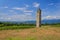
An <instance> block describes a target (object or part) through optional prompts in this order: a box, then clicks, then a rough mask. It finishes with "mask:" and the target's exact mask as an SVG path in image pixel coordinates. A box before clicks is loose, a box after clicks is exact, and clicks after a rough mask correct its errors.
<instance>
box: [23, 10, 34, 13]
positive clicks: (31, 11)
mask: <svg viewBox="0 0 60 40" xmlns="http://www.w3.org/2000/svg"><path fill="white" fill-rule="evenodd" d="M24 12H29V13H30V12H33V10H24Z"/></svg>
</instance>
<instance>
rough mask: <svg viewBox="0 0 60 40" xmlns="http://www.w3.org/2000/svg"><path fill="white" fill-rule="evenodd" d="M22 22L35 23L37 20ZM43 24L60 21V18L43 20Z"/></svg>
mask: <svg viewBox="0 0 60 40" xmlns="http://www.w3.org/2000/svg"><path fill="white" fill-rule="evenodd" d="M22 23H25V24H35V23H36V21H25V22H22ZM41 23H42V24H45V23H48V24H53V23H60V19H50V20H47V19H45V20H42V21H41Z"/></svg>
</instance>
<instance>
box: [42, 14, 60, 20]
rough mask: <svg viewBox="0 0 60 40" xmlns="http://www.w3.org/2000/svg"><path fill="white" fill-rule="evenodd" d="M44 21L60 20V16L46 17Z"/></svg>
mask: <svg viewBox="0 0 60 40" xmlns="http://www.w3.org/2000/svg"><path fill="white" fill-rule="evenodd" d="M44 19H48V20H50V19H60V16H49V15H48V16H46V17H42V20H44Z"/></svg>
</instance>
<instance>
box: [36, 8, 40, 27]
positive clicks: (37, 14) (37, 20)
mask: <svg viewBox="0 0 60 40" xmlns="http://www.w3.org/2000/svg"><path fill="white" fill-rule="evenodd" d="M36 27H41V9H38V10H37V13H36Z"/></svg>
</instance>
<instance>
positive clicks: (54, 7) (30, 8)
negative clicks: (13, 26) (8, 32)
mask: <svg viewBox="0 0 60 40" xmlns="http://www.w3.org/2000/svg"><path fill="white" fill-rule="evenodd" d="M38 8H40V9H41V10H42V14H41V15H42V20H45V19H60V0H0V21H30V20H36V12H37V9H38Z"/></svg>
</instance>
